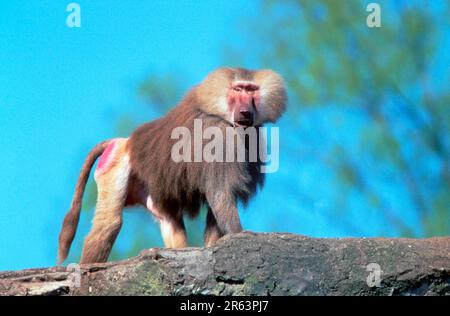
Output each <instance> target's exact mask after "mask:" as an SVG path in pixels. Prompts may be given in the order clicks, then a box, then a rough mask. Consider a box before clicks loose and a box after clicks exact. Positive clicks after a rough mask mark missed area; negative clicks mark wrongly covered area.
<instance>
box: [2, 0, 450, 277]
mask: <svg viewBox="0 0 450 316" xmlns="http://www.w3.org/2000/svg"><path fill="white" fill-rule="evenodd" d="M69 2H70V1H61V0H47V1H44V0H40V1H27V2H19V1H6V0H0V130H1V137H0V157H1V160H0V161H1V163H0V175H1V177H0V201H1V202H0V270H5V269H20V268H31V267H40V266H51V265H54V264H55V257H56V248H57V237H58V234H59V229H60V225H61V223H62V219H63V217H64V215H65V212H66V211H67V208H68V207H69V205H70V201H71V198H72V194H73V188H74V185H75V181H76V178H77V176H78V172H79V170H80V167H81V164H82V162H83V161H84V159H85V157H86V154H87V152H88V151H89V150H90V149H91V148H92V147H93V146H94V145H95V144H96V143H98V142H99V141H101V140H104V139H107V138H111V137H115V136H126V135H117V134H115V131H116V123H117V120H118V119H119V118H120V117H122V116H123V115H124V114H126V115H129V114H130V113H131V114H133V117H137V119H138V120H139V121H145V120H150V119H153V118H154V116H152V115H151V114H150V113H151V111H149V110H148V108H146V106H145V105H144V103H143V100H141V99H140V98H139V96H138V94H137V87H138V86H139V84H140V83H141V82H142V81H143V80H144V79H145V78H147V77H148V76H149V75H150V74H154V73H166V72H170V73H173V71H174V70H180V76H182V77H183V78H182V79H181V81H182V82H184V83H186V84H187V85H188V86H192V85H194V84H195V83H197V82H198V81H200V80H201V79H202V78H203V77H204V76H205V74H206V73H208V72H209V71H211V70H212V69H214V68H216V67H219V66H223V63H222V61H223V48H224V46H226V45H232V46H233V47H237V48H238V50H239V51H240V52H243V53H244V54H245V53H248V54H247V58H246V59H251V58H248V55H249V54H250V56H251V53H252V50H254V49H258V47H248V46H249V45H248V43H247V42H245V41H243V37H242V36H241V35H242V33H243V30H242V28H238V25H241V27H242V25H243V24H242V23H240V24H237V23H236V22H238V21H241V22H242V20H246V19H251V18H257V17H258V14H259V4H260V2H259V1H256V0H254V1H253V0H246V1H237V0H236V1H220V0H217V1H202V0H199V1H188V0H185V1H137V0H136V1H131V0H129V1H119V0H114V1H93V0H90V1H87V0H85V1H77V2H78V3H79V4H80V5H81V19H82V27H81V28H79V29H77V28H68V27H67V26H66V23H65V22H66V17H67V14H68V13H67V12H66V11H65V9H66V6H67V4H68V3H69ZM244 25H245V24H244ZM246 31H249V30H246ZM250 33H251V30H250ZM447 46H448V45H447ZM440 54H442V55H445V52H441V53H440ZM447 57H448V56H447ZM447 60H448V58H447ZM242 66H244V67H254V66H255V65H254V64H252V63H251V62H250V64H245V65H242ZM365 124H367V119H366V118H365V117H364V115H363V114H362V113H360V112H358V111H357V110H355V111H354V113H350V115H349V113H345V115H344V113H342V112H340V110H339V109H337V110H336V109H334V110H333V109H332V108H331V109H327V110H323V111H322V112H317V111H314V110H311V109H305V110H304V112H303V113H302V116H301V118H300V123H299V125H298V126H296V127H295V128H294V127H292V126H290V124H289V119H288V118H286V117H285V118H283V119H282V120H281V122H280V124H279V126H280V136H281V138H282V139H281V144H280V151H281V156H280V170H279V172H277V173H275V174H271V175H269V176H268V179H267V185H266V187H265V188H264V191H263V192H262V193H261V194H259V195H258V196H257V197H256V198H255V199H254V200H253V201H252V202H251V204H250V205H249V207H248V210H247V211H246V212H241V216H242V221H243V226H244V228H245V229H248V230H254V231H273V230H277V231H287V232H294V233H300V234H305V235H310V236H320V237H332V236H333V237H342V236H349V235H362V232H363V233H364V236H375V235H377V234H379V233H380V231H384V232H385V233H386V234H387V235H392V234H393V233H392V232H390V231H385V230H383V229H384V227H385V226H386V225H385V223H384V222H383V218H382V217H381V216H380V214H377V213H376V212H374V210H371V209H370V208H367V209H366V212H364V213H362V212H360V210H361V206H362V203H364V202H363V201H361V200H360V199H358V197H354V198H352V203H353V205H351V209H350V212H348V213H347V214H345V218H344V215H343V214H338V216H337V217H336V218H329V217H327V216H326V215H325V210H327V209H329V208H330V205H329V203H330V200H331V199H327V195H330V192H333V190H335V186H336V182H335V181H334V180H335V179H333V176H332V174H331V171H330V170H329V169H327V168H326V167H325V166H324V164H323V163H321V162H320V161H315V160H313V159H312V158H311V156H309V155H308V152H305V153H304V154H301V155H303V156H302V157H303V160H302V164H299V161H298V160H297V159H295V158H293V157H292V155H290V154H289V150H292V148H290V146H289V145H292V144H296V145H298V144H304V147H302V148H298V150H299V152H300V153H301V152H302V150H304V149H305V148H314V146H318V145H320V146H321V147H324V148H325V147H326V146H330V144H332V143H336V142H342V143H343V144H346V143H347V144H349V143H352V142H354V140H353V139H352V137H356V136H355V135H357V134H358V131H359V130H360V129H362V127H363V126H364V125H365ZM330 126H331V127H332V126H337V127H338V128H336V129H334V130H333V129H332V128H330ZM291 147H292V146H291ZM305 165H307V167H304V166H305ZM375 172H376V171H375ZM388 180H389V181H390V180H391V179H388ZM389 181H388V182H389ZM395 185H396V184H395V183H393V182H389V183H385V184H383V189H384V193H385V194H386V195H387V196H389V198H390V200H391V201H392V203H393V206H394V208H395V207H397V206H398V208H399V209H404V210H406V211H405V212H404V214H402V215H403V216H404V218H405V219H406V221H407V222H409V223H410V224H411V225H412V226H414V225H417V218H416V217H415V215H414V212H408V210H409V209H410V205H408V202H407V201H406V199H405V198H404V194H403V192H401V189H399V188H397V189H396V188H395ZM294 188H300V190H295V189H294ZM302 188H304V189H305V191H306V190H307V189H309V191H312V192H314V195H313V196H312V197H311V199H312V200H310V201H307V203H306V204H304V203H303V202H305V200H303V199H302V197H301V196H300V197H299V192H301V191H302ZM311 188H313V190H311ZM349 194H351V193H349ZM149 218H150V217H149ZM141 220H142V217H138V216H136V215H133V214H127V215H126V216H125V224H124V228H123V230H122V233H121V234H120V236H119V240H118V243H117V244H118V245H117V247H122V248H126V247H128V246H129V244H130V238H131V237H129V236H132V235H133V232H134V230H137V229H141V226H139V225H138V223H139V221H141ZM344 220H346V221H348V222H352V223H354V224H355V225H356V226H360V227H364V230H363V231H358V230H352V229H348V228H347V229H344V228H343V226H342V225H340V224H342V223H340V221H344ZM89 221H90V218H89V217H88V216H86V214H85V213H83V215H82V219H81V222H80V230H79V232H78V234H77V238H76V240H75V244H77V245H79V244H80V243H81V242H82V240H83V237H84V234H85V233H86V232H87V230H88V229H89ZM148 223H149V226H151V227H149V229H152V231H151V233H150V234H157V232H156V231H155V227H156V225H155V223H154V222H152V220H151V219H149V220H148ZM149 246H151V245H149ZM75 249H77V248H75Z"/></svg>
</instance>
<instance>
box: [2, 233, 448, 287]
mask: <svg viewBox="0 0 450 316" xmlns="http://www.w3.org/2000/svg"><path fill="white" fill-rule="evenodd" d="M378 267H379V268H380V269H381V271H380V270H378V269H377V268H378ZM78 272H79V273H78ZM378 276H379V278H378ZM378 280H379V281H380V282H377V281H378ZM377 283H379V284H377ZM192 294H195V295H450V238H449V237H446V238H428V239H403V238H400V239H387V238H344V239H321V238H308V237H304V236H298V235H293V234H254V233H248V232H246V233H240V234H236V235H233V236H227V237H225V238H223V239H222V240H220V242H219V243H218V244H217V246H215V247H211V248H187V249H182V250H167V249H159V248H154V249H149V250H145V251H143V252H142V253H141V254H140V255H139V256H137V257H135V258H131V259H128V260H124V261H119V262H109V263H106V264H92V265H83V266H81V268H79V269H77V268H75V269H73V268H71V269H66V268H65V267H54V268H47V269H30V270H22V271H7V272H1V273H0V295H192Z"/></svg>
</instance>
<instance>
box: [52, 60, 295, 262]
mask: <svg viewBox="0 0 450 316" xmlns="http://www.w3.org/2000/svg"><path fill="white" fill-rule="evenodd" d="M234 80H244V81H251V82H254V83H255V84H256V85H258V86H259V87H260V90H261V100H262V101H261V107H259V108H257V109H256V112H257V113H256V114H255V121H254V125H255V126H261V125H262V124H264V123H266V122H275V121H276V120H277V119H278V117H279V116H280V115H281V114H282V113H283V111H284V110H285V103H286V92H285V88H284V84H283V80H282V79H281V77H280V76H279V75H277V74H276V73H274V72H272V71H270V70H262V71H250V70H244V69H239V68H237V69H236V68H222V69H219V70H217V71H215V72H213V73H211V74H210V75H209V76H208V77H207V78H206V79H205V80H204V81H203V82H202V83H201V84H200V85H198V86H197V87H194V88H193V89H192V90H191V91H190V92H189V93H188V94H187V95H186V96H185V98H184V99H183V100H182V101H181V103H180V104H179V105H178V106H177V107H175V108H174V109H173V110H172V111H170V112H169V113H168V114H167V115H166V116H164V117H162V118H160V119H158V120H155V121H153V122H150V123H146V124H144V125H142V126H141V127H139V128H138V129H137V130H136V131H135V132H134V133H133V134H132V135H131V137H130V138H129V139H124V140H123V141H122V142H121V147H120V150H119V152H118V153H115V155H116V156H114V159H117V163H116V164H115V165H114V166H113V167H112V169H111V170H108V172H107V173H106V174H104V175H101V176H99V178H98V179H96V181H97V185H98V187H99V200H98V203H97V209H96V215H95V218H94V222H93V229H92V231H91V233H90V234H89V236H88V238H87V239H86V242H85V245H84V248H83V256H82V260H81V262H82V263H87V262H102V261H106V260H107V257H108V255H109V252H110V250H111V247H112V244H113V243H114V240H115V238H116V236H117V234H118V232H119V230H120V227H121V223H122V220H121V211H122V208H123V207H125V206H126V205H131V204H136V203H138V204H142V205H145V206H146V207H148V208H150V209H151V211H152V213H153V214H154V215H155V216H156V217H157V218H158V219H159V220H160V222H161V230H162V234H163V239H164V243H165V245H166V246H167V247H184V246H186V233H185V228H184V223H183V214H184V213H186V214H187V215H189V216H191V217H195V216H196V215H197V214H198V212H199V210H200V207H201V206H202V205H203V204H207V205H208V206H209V208H208V215H207V227H206V230H205V244H206V245H207V246H210V245H212V244H214V243H215V242H216V240H217V239H219V238H220V237H221V236H223V235H224V234H228V233H236V232H239V231H241V230H242V226H241V223H240V220H239V215H238V211H237V202H238V201H242V202H243V203H244V204H245V203H247V201H248V200H249V198H250V197H251V196H252V195H253V194H254V193H255V192H256V190H257V188H258V187H259V186H262V185H263V183H264V173H261V172H260V168H261V162H260V161H257V162H248V161H247V160H246V161H245V162H178V163H177V162H174V161H173V160H172V158H171V150H172V147H173V145H174V144H175V143H176V142H177V141H178V140H173V139H171V134H172V131H173V129H174V128H176V127H180V126H184V127H187V128H188V129H189V130H190V131H191V135H193V134H194V133H193V129H194V119H202V123H203V129H205V128H207V127H208V126H215V127H219V128H220V129H222V131H223V132H224V135H225V128H227V127H229V126H231V125H232V122H231V121H230V113H229V112H230V111H229V109H228V108H227V107H226V106H227V99H226V96H227V93H228V91H229V90H230V88H231V84H232V82H233V81H234ZM194 137H195V136H194ZM260 141H263V140H260ZM102 144H103V145H99V146H100V147H98V148H102V150H100V149H97V150H95V149H94V151H93V152H94V153H95V155H94V154H93V153H91V154H90V155H89V157H88V160H87V161H86V163H85V166H84V167H83V171H82V175H80V179H81V180H79V184H78V185H77V190H76V193H75V197H74V203H73V205H74V204H75V205H77V206H76V207H75V208H74V207H73V206H72V208H71V211H70V212H69V214H68V215H67V216H66V220H65V221H64V224H63V228H62V232H61V236H60V251H59V259H60V261H62V260H64V258H65V257H66V255H67V252H68V249H69V247H70V243H71V242H72V240H73V236H74V233H75V228H76V224H77V223H78V217H79V204H80V203H81V196H82V190H84V185H85V182H86V179H87V175H88V174H89V169H90V168H91V167H92V164H93V161H92V159H94V160H95V158H97V157H98V156H99V155H100V154H101V152H102V151H103V150H104V147H105V145H104V143H102ZM96 148H97V147H96ZM94 157H95V158H94ZM128 158H129V163H128ZM235 161H236V160H235ZM124 169H126V177H127V178H126V180H124V181H126V183H123V184H122V185H120V187H119V188H117V187H115V186H113V184H114V183H118V181H117V176H118V174H120V176H124V175H123V173H124V172H123V170H124ZM119 182H120V181H119ZM120 183H122V182H120ZM81 187H82V188H81ZM80 190H81V191H80ZM80 192H81V193H80ZM148 196H151V199H152V201H151V205H150V206H149V204H148V203H149V202H148V201H147V200H146V199H147V197H148ZM77 203H78V204H77ZM61 259H62V260H61Z"/></svg>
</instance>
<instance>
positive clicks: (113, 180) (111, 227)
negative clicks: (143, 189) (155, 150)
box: [80, 144, 129, 263]
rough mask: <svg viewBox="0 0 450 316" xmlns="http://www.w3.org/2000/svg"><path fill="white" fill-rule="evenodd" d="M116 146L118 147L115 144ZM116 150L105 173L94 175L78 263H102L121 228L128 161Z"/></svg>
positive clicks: (125, 156)
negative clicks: (90, 215) (91, 211)
mask: <svg viewBox="0 0 450 316" xmlns="http://www.w3.org/2000/svg"><path fill="white" fill-rule="evenodd" d="M116 146H119V145H118V144H116ZM118 149H120V147H119V148H117V149H116V150H115V151H113V152H112V153H111V154H110V156H111V157H108V158H109V159H113V161H112V162H111V163H110V165H109V166H107V167H105V168H108V169H107V170H106V171H103V170H102V171H103V172H98V171H99V169H97V171H96V175H95V180H96V182H97V189H98V197H97V205H96V209H95V215H94V219H93V221H92V229H91V231H90V233H89V235H88V236H87V237H86V240H85V242H84V246H83V253H82V256H81V261H80V263H94V262H106V261H107V260H108V256H109V254H110V252H111V249H112V246H113V244H114V242H115V240H116V237H117V235H118V234H119V231H120V228H121V227H122V209H123V208H124V206H125V201H126V198H127V189H128V180H129V179H128V178H129V162H128V157H127V155H125V154H124V153H123V152H122V151H120V150H118Z"/></svg>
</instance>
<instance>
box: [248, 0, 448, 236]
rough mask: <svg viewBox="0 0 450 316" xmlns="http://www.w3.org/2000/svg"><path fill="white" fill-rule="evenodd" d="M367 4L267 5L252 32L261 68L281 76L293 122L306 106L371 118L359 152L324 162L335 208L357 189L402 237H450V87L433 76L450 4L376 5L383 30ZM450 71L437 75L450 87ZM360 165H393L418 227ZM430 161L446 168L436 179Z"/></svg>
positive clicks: (351, 0)
mask: <svg viewBox="0 0 450 316" xmlns="http://www.w3.org/2000/svg"><path fill="white" fill-rule="evenodd" d="M367 3H368V2H367V1H359V0H348V1H333V0H323V1H315V0H314V1H313V0H290V1H283V2H281V3H280V2H278V1H264V3H263V6H262V11H263V13H264V16H265V18H264V22H262V20H260V21H261V22H260V25H259V27H257V28H256V29H260V30H261V31H260V32H259V33H257V34H258V35H259V39H260V42H259V44H260V45H262V46H263V47H264V49H262V51H263V52H264V53H263V55H262V56H258V57H259V58H260V60H261V64H263V65H264V67H273V68H275V69H278V70H279V71H280V72H281V73H283V75H284V76H285V78H286V81H287V84H288V87H289V93H290V107H291V114H292V115H294V116H295V115H298V114H299V113H300V112H301V110H302V108H304V107H305V106H314V107H326V106H329V105H337V106H339V107H341V108H343V109H346V111H347V112H348V113H350V112H351V111H353V110H352V108H355V109H357V110H358V111H362V113H364V114H365V115H366V116H367V120H368V122H367V124H366V126H365V128H364V130H363V132H362V134H361V135H360V136H359V140H358V152H357V153H355V152H354V151H352V150H351V148H350V147H351V146H342V145H337V146H336V147H335V148H334V149H331V150H329V151H328V153H326V155H325V156H326V157H327V158H325V161H328V163H329V164H330V165H331V166H332V167H333V169H334V170H335V172H336V175H337V179H338V182H339V184H340V190H341V194H338V197H337V198H336V202H337V203H339V202H341V203H342V199H343V196H350V195H349V194H348V192H351V191H357V192H359V194H360V196H362V197H364V198H365V199H366V200H367V202H368V205H372V206H373V207H374V208H376V209H378V210H379V211H380V212H382V213H383V214H384V215H385V217H386V219H387V221H388V222H389V223H390V224H391V225H392V227H393V228H395V229H397V231H398V232H399V234H401V235H404V236H413V235H415V236H417V235H427V236H429V235H444V234H448V233H449V232H450V228H449V223H450V209H449V205H450V203H449V200H448V198H447V197H448V196H450V148H449V146H450V144H449V138H448V137H449V135H450V124H449V120H450V107H449V103H450V102H449V101H450V100H449V95H450V91H449V87H450V86H449V85H448V84H446V85H444V86H443V87H440V85H439V83H438V82H432V81H431V78H432V77H433V76H435V72H436V65H433V60H434V59H435V58H436V54H437V52H438V50H437V48H438V44H439V40H440V39H441V38H442V37H443V36H445V31H443V32H442V30H448V19H447V16H446V13H445V12H449V5H448V3H445V2H439V5H438V6H437V7H436V8H433V6H430V5H425V4H424V3H423V2H421V1H410V2H408V3H407V4H406V2H405V3H403V4H402V3H395V2H392V1H379V3H380V4H381V7H382V27H381V28H369V27H367V26H366V22H365V20H366V17H367V14H368V13H367V12H366V5H367ZM445 10H446V11H445ZM442 33H443V34H442ZM251 36H252V37H254V36H255V35H254V33H253V32H252V34H251ZM438 68H441V69H438V70H439V71H442V66H440V67H439V66H438ZM444 68H445V69H444V71H445V74H444V75H441V76H442V77H445V78H447V82H448V78H449V71H448V70H449V67H448V66H447V67H444ZM392 107H394V109H393V108H392ZM393 113H395V114H393ZM397 126H403V127H404V130H402V131H401V132H399V129H398V128H397ZM362 157H363V158H362ZM363 159H367V160H368V161H370V162H371V165H374V166H387V167H388V168H389V170H392V174H393V175H394V176H395V177H396V178H400V179H401V184H402V185H403V186H404V188H405V190H406V191H407V193H408V195H409V199H410V201H411V203H412V204H413V207H414V209H415V210H416V212H417V214H418V216H419V218H420V220H421V222H422V225H423V227H422V229H419V230H413V229H411V228H410V227H408V225H407V224H406V223H405V222H404V221H403V220H402V219H401V218H398V217H396V215H395V214H396V212H394V211H393V210H392V209H391V207H390V203H389V201H388V200H386V198H385V197H384V196H383V194H382V192H379V191H378V190H377V189H376V188H375V187H373V186H372V185H371V183H372V182H373V179H372V178H371V177H372V176H371V173H370V172H368V171H369V170H368V169H367V168H368V167H367V161H366V165H363V164H362V163H360V162H359V161H361V160H363ZM431 163H434V164H436V165H437V166H438V168H439V169H441V170H442V171H441V172H440V173H439V174H438V175H433V176H432V175H430V172H431V171H430V164H431ZM430 182H433V187H437V189H433V190H432V189H431V188H430V186H429V184H430ZM349 189H351V190H349ZM347 199H351V197H347Z"/></svg>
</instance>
